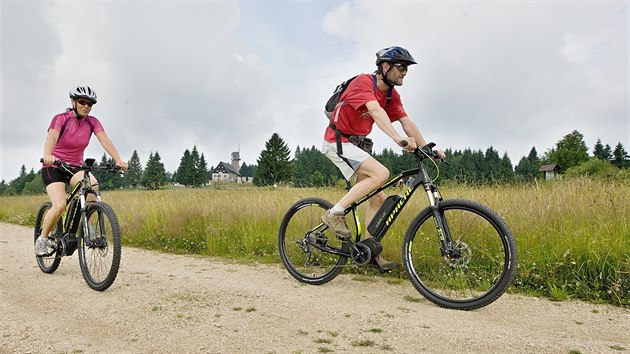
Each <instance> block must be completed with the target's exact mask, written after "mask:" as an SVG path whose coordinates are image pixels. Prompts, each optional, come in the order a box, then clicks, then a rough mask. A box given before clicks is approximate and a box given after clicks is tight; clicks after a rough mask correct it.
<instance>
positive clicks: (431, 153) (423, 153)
mask: <svg viewBox="0 0 630 354" xmlns="http://www.w3.org/2000/svg"><path fill="white" fill-rule="evenodd" d="M407 145H409V142H407V140H401V141H400V146H402V147H405V146H407ZM434 147H435V143H434V142H430V143H428V144H426V145H425V146H423V147H421V148H419V147H417V148H416V149H415V150H414V151H413V152H412V154H414V156H416V157H417V158H419V159H421V160H422V159H425V158H427V157H429V158H432V159H436V160H440V161H442V162H444V163H446V164H447V165H448V162H447V161H446V160H445V159H443V158H441V157H440V154H438V152H437V151H435V150H433V148H434Z"/></svg>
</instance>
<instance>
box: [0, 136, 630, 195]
mask: <svg viewBox="0 0 630 354" xmlns="http://www.w3.org/2000/svg"><path fill="white" fill-rule="evenodd" d="M445 153H446V156H447V162H448V164H445V163H439V164H436V165H435V166H437V167H438V169H439V177H440V179H441V180H442V183H444V182H455V183H463V184H468V185H485V184H492V183H522V182H527V181H534V180H536V179H541V178H543V174H542V173H541V172H539V170H540V167H541V166H543V165H555V169H556V172H557V173H558V174H559V175H561V176H562V175H568V176H572V175H587V176H603V177H610V176H613V175H619V174H620V175H622V176H625V177H627V176H628V174H629V173H628V167H630V157H629V155H628V152H627V151H626V150H625V147H624V146H623V145H622V144H621V143H617V144H616V145H615V147H614V148H613V147H611V145H609V144H605V145H604V144H603V143H602V142H601V140H599V139H598V140H597V142H596V144H595V145H594V146H593V147H592V149H591V150H590V153H589V148H588V147H587V145H586V143H585V142H584V136H583V135H582V134H581V133H580V132H578V131H573V132H571V133H570V134H567V135H566V136H564V137H563V138H562V139H561V140H559V141H558V142H557V144H556V146H555V147H553V148H552V149H549V150H547V151H546V152H545V153H543V154H542V155H541V154H539V153H538V151H537V150H536V148H535V147H532V148H531V150H530V153H529V154H528V155H527V156H523V157H522V158H521V159H520V160H519V161H518V163H516V164H515V165H514V164H513V163H512V161H511V160H510V158H509V157H508V155H507V153H503V155H501V154H500V153H499V152H498V151H497V150H495V149H494V148H492V147H489V148H487V149H486V150H485V151H482V150H473V149H469V148H468V149H464V150H453V149H447V150H446V151H445ZM373 156H374V157H375V158H376V159H377V160H378V161H380V162H381V163H382V164H383V165H385V166H386V167H387V168H388V169H389V170H390V176H395V175H396V174H397V173H399V172H401V171H404V170H406V169H411V168H414V167H415V163H416V162H415V159H414V157H413V156H412V155H411V154H408V153H405V152H404V151H403V150H402V149H400V150H399V151H394V150H392V149H385V150H382V151H381V152H378V153H375V154H373ZM108 163H110V164H111V163H113V160H112V159H111V158H108V157H107V156H106V155H105V154H103V157H102V158H101V161H100V162H99V165H105V164H108ZM213 168H214V167H213V166H210V167H208V164H207V161H206V159H205V157H204V154H203V153H200V152H199V151H198V150H197V147H196V146H193V147H192V149H190V150H189V149H186V150H185V151H184V152H183V155H182V158H181V160H180V164H179V167H178V169H177V170H176V171H173V172H168V171H166V170H165V168H164V164H163V162H162V160H161V157H160V154H159V153H158V152H157V151H156V152H155V153H153V152H151V153H150V154H149V157H148V159H147V162H146V164H144V165H143V164H142V163H141V160H140V157H139V156H138V153H137V151H135V150H134V152H133V154H132V156H131V158H130V159H129V169H128V170H127V171H126V172H125V174H124V176H118V175H112V174H104V175H99V176H97V178H98V180H99V185H100V188H101V189H102V190H112V189H121V188H144V189H149V190H156V189H161V188H165V187H167V186H173V185H180V186H185V187H204V186H211V185H212V184H213V181H212V170H213ZM437 172H438V171H435V173H437ZM239 174H240V175H241V176H243V177H251V178H253V184H254V185H255V186H269V185H276V186H277V185H289V186H294V187H325V186H335V185H340V186H345V180H344V179H343V177H342V175H341V173H340V172H339V170H338V169H337V168H336V167H335V166H334V165H333V164H332V163H331V162H330V161H329V160H328V158H326V157H325V156H324V155H323V154H322V153H321V152H320V150H319V148H317V147H315V146H311V147H300V146H298V147H296V149H295V152H294V153H293V154H292V153H291V150H290V148H289V147H288V146H287V144H286V143H285V142H284V140H283V139H282V138H281V137H280V136H279V135H278V134H277V133H274V134H273V135H272V136H271V137H270V138H269V140H268V141H267V142H266V143H265V148H264V149H263V150H262V151H261V152H260V155H259V157H258V159H257V160H256V164H249V165H248V164H247V163H245V162H244V163H243V164H242V165H241V166H240V169H239ZM41 193H44V185H43V182H42V179H41V175H40V172H39V171H37V172H36V171H34V170H33V169H31V170H30V172H27V171H26V168H25V166H24V165H22V168H21V170H20V171H19V175H18V177H17V178H15V179H14V180H12V181H10V182H6V181H4V180H2V181H0V195H32V194H41Z"/></svg>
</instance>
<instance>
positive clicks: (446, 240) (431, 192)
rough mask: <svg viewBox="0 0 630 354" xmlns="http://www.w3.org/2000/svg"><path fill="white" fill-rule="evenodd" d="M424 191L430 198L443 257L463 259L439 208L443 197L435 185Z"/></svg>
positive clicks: (427, 187) (427, 186) (426, 187)
mask: <svg viewBox="0 0 630 354" xmlns="http://www.w3.org/2000/svg"><path fill="white" fill-rule="evenodd" d="M424 189H425V191H426V193H427V196H428V197H429V205H430V206H429V207H430V208H431V213H432V214H433V220H434V221H435V228H436V231H437V234H438V238H439V240H440V252H441V253H442V257H446V258H447V259H458V258H459V257H461V252H460V251H459V250H458V249H456V248H454V247H453V238H452V236H451V232H450V229H449V228H448V222H447V221H446V217H445V216H444V212H443V211H441V210H440V208H439V205H440V202H441V201H442V200H443V199H442V195H441V194H440V191H439V190H438V188H437V187H436V186H434V185H426V186H425V188H424Z"/></svg>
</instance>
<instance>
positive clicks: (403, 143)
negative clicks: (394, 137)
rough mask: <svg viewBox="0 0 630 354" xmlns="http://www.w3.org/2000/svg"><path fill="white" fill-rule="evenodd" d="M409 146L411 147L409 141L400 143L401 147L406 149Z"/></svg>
mask: <svg viewBox="0 0 630 354" xmlns="http://www.w3.org/2000/svg"><path fill="white" fill-rule="evenodd" d="M407 145H409V142H407V140H401V141H400V146H402V147H405V146H407Z"/></svg>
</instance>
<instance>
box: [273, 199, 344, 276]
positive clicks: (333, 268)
mask: <svg viewBox="0 0 630 354" xmlns="http://www.w3.org/2000/svg"><path fill="white" fill-rule="evenodd" d="M330 208H332V204H331V203H330V202H328V201H326V200H323V199H319V198H307V199H302V200H300V201H298V202H297V203H295V204H293V205H292V206H291V208H289V210H288V211H287V213H286V214H285V216H284V218H283V219H282V223H281V224H280V231H279V232H278V251H279V253H280V257H281V258H282V264H284V267H285V268H286V269H287V271H289V273H290V274H291V275H292V276H293V277H294V278H295V279H297V280H299V281H301V282H304V283H308V284H313V285H319V284H324V283H327V282H329V281H331V280H333V279H334V278H335V277H336V276H337V275H339V273H340V272H341V270H342V269H343V266H344V265H345V264H346V261H347V259H348V257H346V256H343V255H339V254H334V253H331V251H336V252H339V253H344V254H348V253H349V249H350V246H349V245H348V243H347V242H342V241H341V240H339V239H338V238H337V237H336V236H335V235H334V234H333V232H332V231H331V230H330V229H328V228H327V227H326V226H324V225H323V224H322V219H321V218H322V215H323V214H324V212H325V211H326V210H328V209H330ZM326 250H328V251H329V252H327V251H326Z"/></svg>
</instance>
